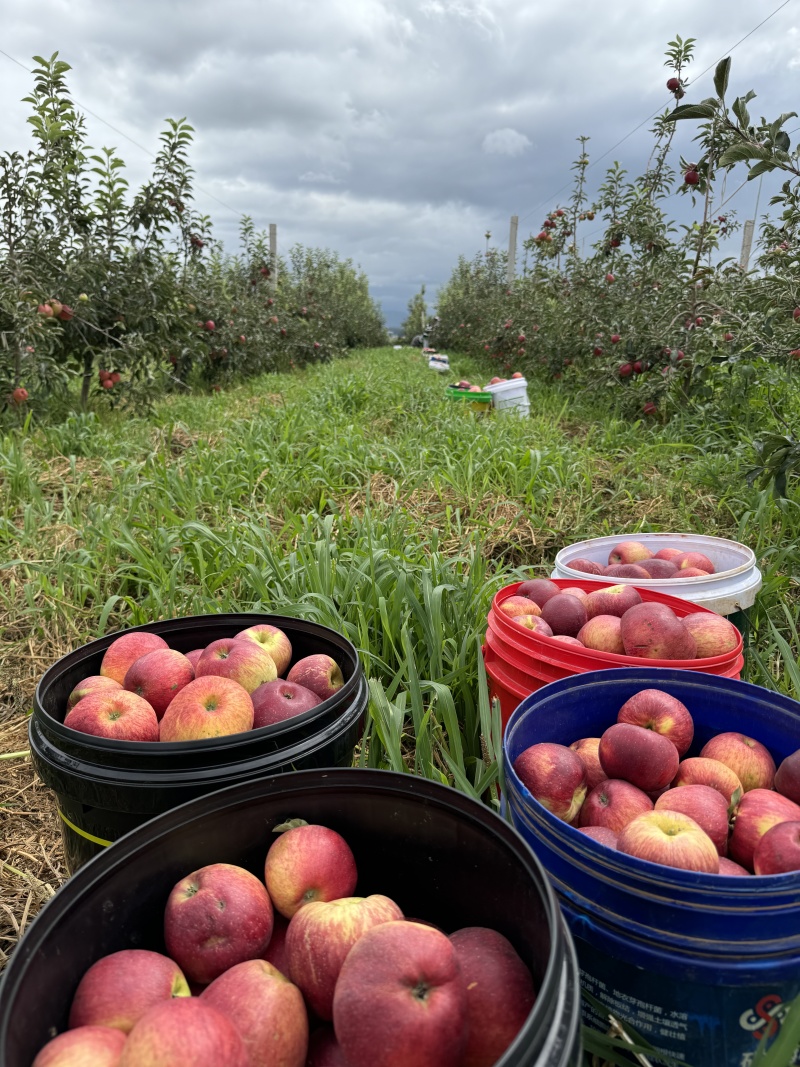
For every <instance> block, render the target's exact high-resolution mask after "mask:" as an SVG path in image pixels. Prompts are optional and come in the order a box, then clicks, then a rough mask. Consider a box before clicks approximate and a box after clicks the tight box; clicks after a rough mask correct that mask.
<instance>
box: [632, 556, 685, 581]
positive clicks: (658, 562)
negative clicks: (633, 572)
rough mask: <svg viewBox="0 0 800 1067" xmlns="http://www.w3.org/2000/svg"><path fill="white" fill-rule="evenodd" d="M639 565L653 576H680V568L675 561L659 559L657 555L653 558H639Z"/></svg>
mask: <svg viewBox="0 0 800 1067" xmlns="http://www.w3.org/2000/svg"><path fill="white" fill-rule="evenodd" d="M637 567H641V568H642V570H643V571H647V573H648V574H649V575H650V577H651V578H676V577H677V576H678V568H677V567H676V566H675V564H674V563H670V561H669V560H668V559H657V558H656V557H655V556H653V558H652V559H642V560H639V562H638V563H637Z"/></svg>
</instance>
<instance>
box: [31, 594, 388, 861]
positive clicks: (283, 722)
mask: <svg viewBox="0 0 800 1067" xmlns="http://www.w3.org/2000/svg"><path fill="white" fill-rule="evenodd" d="M367 701H368V695H367V686H366V681H365V679H364V675H363V671H362V669H361V666H360V663H359V659H358V654H357V653H356V650H355V648H354V647H353V645H352V644H351V643H350V642H349V641H348V640H347V639H346V638H344V637H343V636H342V635H341V634H338V633H336V632H335V631H334V630H331V629H329V628H328V627H326V626H321V625H319V624H317V623H312V622H307V621H305V620H302V619H292V618H286V617H283V616H269V615H257V614H252V615H248V614H242V615H236V614H219V615H200V616H193V617H189V618H179V619H170V620H166V621H161V622H155V623H149V624H147V625H145V626H139V627H135V628H133V629H130V630H126V631H124V632H122V633H119V634H111V635H109V636H107V637H103V638H101V639H100V640H97V641H92V642H90V643H89V644H87V645H83V646H82V647H81V648H78V649H76V650H75V651H73V652H70V653H69V654H68V655H66V656H64V657H63V658H62V659H60V660H58V662H57V663H55V664H54V665H53V666H52V667H50V669H49V670H48V671H47V672H46V673H45V674H44V676H43V677H42V679H41V681H40V682H39V685H38V686H37V689H36V694H35V697H34V708H33V715H32V717H31V723H30V728H29V736H30V745H31V758H32V761H33V766H34V769H35V770H36V773H37V774H38V776H39V778H40V779H41V780H42V781H43V782H44V784H45V785H47V786H48V787H49V788H50V789H52V790H53V792H54V794H55V797H56V804H57V808H58V813H59V817H60V819H61V829H62V835H63V839H64V849H65V855H66V860H67V866H68V867H69V869H70V871H74V870H75V869H76V868H77V867H78V866H80V864H81V863H84V862H85V861H86V860H87V859H90V858H91V857H92V856H94V855H96V854H97V853H98V852H99V851H101V850H102V849H103V848H105V847H107V846H108V845H109V844H110V843H111V842H112V841H115V840H116V839H117V838H118V837H121V836H122V835H123V834H125V833H127V832H128V831H129V830H132V829H133V828H134V827H136V826H139V825H140V824H141V823H143V822H145V821H146V820H148V819H151V818H153V816H155V815H159V814H161V813H162V812H164V811H167V810H168V809H169V808H173V807H175V806H176V805H177V804H182V803H184V802H185V801H187V800H191V799H193V798H194V797H197V796H202V795H203V794H205V793H210V792H213V791H214V790H216V789H221V788H223V787H224V786H228V785H232V784H234V783H237V782H243V781H250V780H252V779H254V778H259V777H262V776H264V775H271V774H275V773H280V772H282V771H287V770H295V769H300V768H303V767H329V766H331V767H332V766H341V765H346V764H349V763H350V761H351V759H352V755H353V750H354V748H355V745H356V744H357V743H358V741H359V739H360V737H361V731H362V726H363V717H364V712H365V709H366V706H367Z"/></svg>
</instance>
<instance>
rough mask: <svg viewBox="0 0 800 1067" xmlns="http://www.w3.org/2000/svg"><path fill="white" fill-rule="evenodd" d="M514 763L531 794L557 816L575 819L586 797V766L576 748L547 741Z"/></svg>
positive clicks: (515, 770) (520, 778) (567, 820)
mask: <svg viewBox="0 0 800 1067" xmlns="http://www.w3.org/2000/svg"><path fill="white" fill-rule="evenodd" d="M513 767H514V772H515V774H516V775H517V777H518V778H519V780H520V781H521V782H522V784H523V785H524V786H525V788H526V789H527V790H528V792H529V793H530V794H531V796H533V797H535V798H536V799H537V800H538V801H539V803H540V804H542V805H543V806H544V807H545V808H547V810H548V811H550V812H552V813H553V815H555V816H556V818H558V819H563V820H564V822H573V821H574V820H575V818H576V817H577V815H578V812H579V811H580V810H581V805H582V804H583V802H584V800H585V799H586V770H585V768H584V766H583V760H582V759H581V758H580V756H579V755H578V754H577V753H576V752H573V751H572V750H571V749H569V748H567V747H566V745H554V744H551V743H550V742H548V741H543V742H541V743H539V744H538V745H531V746H530V748H526V749H525V751H524V752H521V753H520V754H519V755H518V756H517V758H516V759H515V760H514V764H513Z"/></svg>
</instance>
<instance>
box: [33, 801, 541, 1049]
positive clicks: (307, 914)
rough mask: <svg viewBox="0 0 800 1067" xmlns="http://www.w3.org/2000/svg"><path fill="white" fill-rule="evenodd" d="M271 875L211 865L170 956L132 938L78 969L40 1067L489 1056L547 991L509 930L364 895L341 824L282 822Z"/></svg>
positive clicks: (178, 923)
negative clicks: (413, 911) (438, 922)
mask: <svg viewBox="0 0 800 1067" xmlns="http://www.w3.org/2000/svg"><path fill="white" fill-rule="evenodd" d="M275 829H276V832H280V837H278V838H277V839H276V840H275V842H274V843H273V844H272V846H271V847H270V848H269V850H268V852H267V855H266V861H265V865H264V879H263V881H262V880H261V879H259V878H257V877H256V876H255V875H254V874H252V873H250V871H247V870H245V869H244V868H243V867H238V866H235V865H233V864H228V863H214V864H210V865H209V866H206V867H202V868H201V869H200V870H197V871H194V872H192V873H191V874H189V875H187V877H185V878H183V879H181V881H179V882H178V883H177V885H175V887H174V888H173V889H172V892H171V893H170V894H169V897H168V899H167V901H166V906H165V909H164V944H165V947H166V952H167V953H168V955H164V954H162V953H159V952H153V951H150V950H147V949H124V950H122V951H120V952H114V953H111V954H110V955H108V956H104V957H102V958H101V959H99V960H97V962H95V963H94V964H92V966H91V967H90V968H89V970H88V971H86V973H85V974H84V975H83V977H82V978H81V980H80V982H79V984H78V987H77V990H76V992H75V995H74V998H73V1000H72V1005H71V1008H70V1013H69V1022H68V1029H67V1030H65V1031H64V1032H63V1033H61V1034H59V1035H58V1036H57V1037H55V1038H53V1039H52V1040H51V1041H50V1042H48V1044H47V1045H45V1046H44V1048H43V1049H42V1050H41V1051H40V1052H39V1054H38V1055H37V1057H36V1059H35V1060H34V1061H33V1065H32V1067H75V1065H77V1064H89V1063H91V1064H92V1067H154V1065H156V1064H157V1065H158V1067H187V1065H191V1067H491V1065H492V1064H494V1063H496V1062H497V1060H498V1059H499V1058H500V1057H501V1056H502V1054H503V1053H504V1051H505V1050H506V1048H507V1047H508V1045H509V1044H510V1043H511V1041H513V1039H514V1038H515V1037H516V1035H517V1033H518V1032H519V1030H520V1028H521V1026H522V1024H523V1023H524V1021H525V1019H526V1017H527V1016H528V1013H529V1012H530V1010H531V1008H532V1007H533V1004H534V1001H535V1000H536V990H535V987H534V983H533V978H532V976H531V973H530V971H529V969H528V967H527V966H526V965H525V963H524V962H523V961H522V959H520V957H519V955H518V954H517V952H516V950H515V949H514V948H513V946H512V945H511V943H510V942H509V941H508V940H507V939H506V938H505V937H504V936H503V935H502V934H500V933H499V932H498V931H496V930H492V929H489V928H486V927H467V928H464V929H461V930H457V931H455V932H454V933H453V934H451V935H450V936H449V937H448V936H447V935H446V934H445V933H443V932H442V931H441V930H440V929H439V928H438V927H437V926H434V925H433V924H432V923H428V922H425V921H424V920H421V919H407V918H405V917H404V915H403V913H402V911H401V909H400V908H399V907H398V905H397V904H396V903H395V902H394V901H393V900H391V899H390V898H389V897H386V896H382V895H380V894H373V895H372V896H368V897H357V896H353V895H352V894H353V893H354V891H355V889H356V885H357V880H358V871H357V868H356V861H355V857H354V856H353V853H352V851H351V849H350V847H349V845H348V844H347V842H346V841H345V840H344V838H343V837H341V835H340V834H338V833H336V831H334V830H332V829H330V828H328V827H325V826H320V825H315V824H309V823H306V822H304V821H303V820H292V821H291V822H290V823H285V824H283V825H282V826H279V827H276V828H275Z"/></svg>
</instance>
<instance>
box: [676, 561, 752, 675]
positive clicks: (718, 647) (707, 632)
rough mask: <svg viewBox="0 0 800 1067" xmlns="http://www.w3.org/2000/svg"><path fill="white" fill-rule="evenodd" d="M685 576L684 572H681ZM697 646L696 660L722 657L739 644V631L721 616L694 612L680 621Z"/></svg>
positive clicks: (705, 612)
mask: <svg viewBox="0 0 800 1067" xmlns="http://www.w3.org/2000/svg"><path fill="white" fill-rule="evenodd" d="M681 574H683V575H685V574H686V571H681ZM681 622H682V623H683V625H684V626H685V627H686V629H687V630H688V631H689V633H690V634H691V635H692V637H693V638H694V640H695V644H696V645H697V656H698V659H705V658H706V657H707V656H724V655H726V654H727V653H728V652H733V650H734V649H735V648H736V646H737V645H738V644H739V640H740V638H739V631H738V630H737V629H736V627H735V626H733V625H732V624H731V623H729V622H728V620H727V619H724V618H723V617H722V616H721V615H711V614H710V613H709V612H707V611H698V612H694V613H693V614H691V615H687V616H686V617H685V618H684V619H682V620H681Z"/></svg>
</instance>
